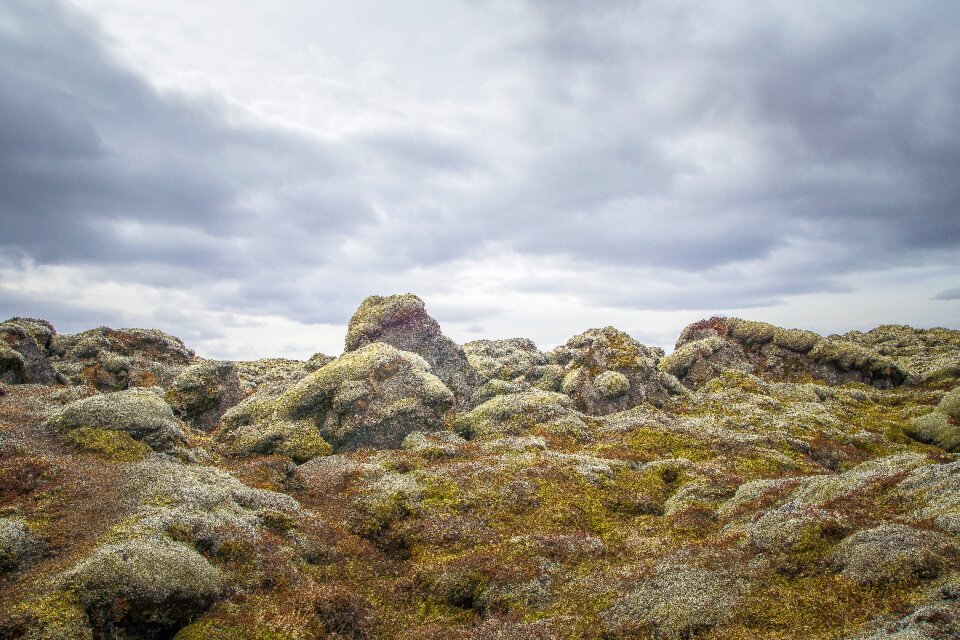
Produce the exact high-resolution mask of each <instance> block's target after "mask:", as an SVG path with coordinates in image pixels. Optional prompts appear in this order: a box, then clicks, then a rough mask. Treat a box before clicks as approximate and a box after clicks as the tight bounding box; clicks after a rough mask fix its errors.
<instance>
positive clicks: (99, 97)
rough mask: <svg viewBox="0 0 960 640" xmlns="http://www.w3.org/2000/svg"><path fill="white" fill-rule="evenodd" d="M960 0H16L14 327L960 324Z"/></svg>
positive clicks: (2, 96)
mask: <svg viewBox="0 0 960 640" xmlns="http://www.w3.org/2000/svg"><path fill="white" fill-rule="evenodd" d="M958 69H960V3H958V2H956V1H955V0H943V1H933V0H902V1H900V0H896V1H892V0H888V1H884V0H869V1H862V2H859V1H855V0H850V1H847V2H837V1H836V0H828V1H822V2H821V1H817V0H806V1H804V2H796V1H795V0H791V1H789V2H778V1H770V2H762V3H760V2H755V1H749V2H748V1H746V0H744V1H735V0H730V1H717V0H710V1H707V0H703V1H679V2H678V1H675V0H643V1H640V0H636V1H632V2H628V1H601V0H585V1H582V2H581V1H578V0H404V1H386V0H376V1H372V0H351V1H350V2H341V1H336V0H245V1H244V2H242V3H238V2H236V1H235V0H229V1H228V0H205V1H204V2H196V1H195V0H3V2H2V3H0V230H2V231H0V315H2V316H4V317H7V316H12V315H29V316H40V317H45V318H48V319H50V320H51V321H52V322H54V324H55V325H56V326H57V327H58V329H59V330H60V331H61V332H73V331H78V330H82V329H86V328H91V327H94V326H97V325H101V324H106V325H109V326H113V327H121V326H146V327H156V328H161V329H164V330H166V331H169V332H171V333H173V334H175V335H178V336H180V337H182V338H184V340H185V341H186V342H187V343H188V345H190V346H191V347H193V348H195V349H196V350H197V352H198V353H199V354H200V355H204V356H208V357H223V358H254V357H261V356H268V355H275V356H280V355H284V356H290V357H307V356H309V355H310V354H312V353H314V352H316V351H324V352H326V353H330V354H336V353H338V352H339V351H340V350H341V349H342V345H343V336H344V333H345V328H346V322H347V320H348V319H349V317H350V315H351V313H352V312H353V310H354V309H355V308H356V306H357V305H358V304H359V302H360V301H361V300H362V299H363V298H364V297H365V296H367V295H370V294H390V293H400V292H406V291H410V292H414V293H417V294H419V295H420V296H421V297H422V298H424V299H425V300H426V302H427V308H428V310H429V311H430V312H431V313H432V314H433V315H434V316H435V317H436V318H437V319H438V320H440V322H441V323H442V325H443V327H444V330H445V331H446V332H447V333H448V334H449V335H451V336H452V337H453V338H454V339H456V340H458V341H460V342H464V341H467V340H472V339H476V338H481V337H486V338H503V337H513V336H525V337H530V338H532V339H534V340H535V341H536V342H537V344H538V345H540V346H541V347H543V348H547V347H551V346H553V345H555V344H558V343H562V342H563V341H565V340H566V339H567V338H568V337H570V336H571V335H574V334H576V333H579V332H581V331H583V330H585V329H587V328H589V327H593V326H603V325H607V324H613V325H614V326H617V327H618V328H621V329H623V330H626V331H628V332H630V333H631V334H632V335H634V336H635V337H637V338H638V339H640V340H641V341H643V342H646V343H648V344H659V345H661V346H664V347H666V348H667V350H668V351H669V350H670V347H671V345H672V344H673V342H674V340H675V339H676V337H677V335H678V334H679V332H680V330H681V329H682V328H683V326H684V325H686V324H687V323H689V322H692V321H695V320H698V319H700V318H702V317H707V316H709V315H713V314H718V313H719V314H726V315H739V316H742V317H748V318H753V319H762V320H768V321H772V322H776V323H778V324H782V325H787V326H798V327H805V328H811V329H814V330H817V331H820V332H822V333H831V332H839V331H846V330H849V329H867V328H870V327H873V326H876V325H878V324H882V323H889V322H903V323H909V324H914V325H917V326H934V325H940V326H947V327H953V328H960V72H958Z"/></svg>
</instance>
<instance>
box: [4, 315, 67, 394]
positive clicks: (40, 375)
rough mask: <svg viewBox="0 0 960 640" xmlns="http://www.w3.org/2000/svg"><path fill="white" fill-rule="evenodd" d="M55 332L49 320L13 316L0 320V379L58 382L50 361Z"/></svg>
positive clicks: (5, 380) (27, 381) (46, 382)
mask: <svg viewBox="0 0 960 640" xmlns="http://www.w3.org/2000/svg"><path fill="white" fill-rule="evenodd" d="M56 334H57V332H56V330H55V329H54V328H53V325H52V324H50V323H49V322H47V321H46V320H37V319H35V318H11V319H9V320H6V321H4V322H2V323H0V381H3V382H8V383H23V382H25V383H31V384H46V385H51V384H56V383H57V382H58V381H59V379H58V376H57V372H56V371H55V370H54V368H53V366H52V365H51V364H50V360H49V356H50V347H51V343H52V341H53V338H54V336H55V335H56ZM18 356H19V357H18Z"/></svg>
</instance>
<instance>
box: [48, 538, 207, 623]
mask: <svg viewBox="0 0 960 640" xmlns="http://www.w3.org/2000/svg"><path fill="white" fill-rule="evenodd" d="M61 582H62V585H63V588H64V589H66V590H69V591H72V592H74V593H76V594H77V597H78V598H79V600H80V602H81V603H82V604H83V605H84V607H85V609H86V610H87V612H88V615H89V616H90V618H91V623H92V625H93V626H94V628H96V629H99V630H101V632H104V631H107V630H110V629H114V628H119V629H121V630H123V631H126V632H127V633H130V634H133V635H134V636H140V635H141V634H143V633H144V632H146V633H148V634H149V635H150V637H157V636H158V635H159V634H163V633H164V632H166V633H167V634H169V633H170V631H175V630H176V629H177V628H179V627H180V626H182V625H183V624H184V623H186V622H187V621H189V620H190V619H191V618H192V617H194V616H196V615H197V614H198V613H200V612H202V611H204V610H205V609H206V608H207V607H209V606H210V604H212V602H213V601H214V599H215V598H216V597H217V596H219V595H220V593H221V592H222V591H223V588H224V582H223V577H222V576H221V573H220V571H219V570H217V569H216V568H215V567H213V566H212V565H211V564H210V563H209V562H208V561H207V560H206V559H205V558H204V557H203V556H202V555H200V554H199V553H197V552H196V551H194V550H193V549H191V548H190V547H187V546H186V545H183V544H180V543H177V542H174V541H172V540H169V539H167V538H164V537H161V536H156V537H142V538H137V539H132V540H126V541H124V542H119V543H113V544H107V545H103V546H101V547H98V548H97V549H96V550H94V551H93V553H91V554H90V555H89V556H88V557H87V558H85V559H84V560H82V561H80V562H79V563H77V564H76V565H75V566H74V567H72V568H71V569H69V570H67V571H66V572H64V574H63V575H62V576H61Z"/></svg>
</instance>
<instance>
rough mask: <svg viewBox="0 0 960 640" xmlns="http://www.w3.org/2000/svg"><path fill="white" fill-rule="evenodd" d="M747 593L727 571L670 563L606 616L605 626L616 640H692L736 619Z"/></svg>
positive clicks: (637, 587)
mask: <svg viewBox="0 0 960 640" xmlns="http://www.w3.org/2000/svg"><path fill="white" fill-rule="evenodd" d="M743 591H744V589H743V585H742V583H741V582H740V581H739V580H737V579H735V578H734V577H732V576H730V575H729V574H726V573H724V572H722V571H719V570H714V569H707V568H702V567H697V566H691V565H688V564H685V563H682V562H677V561H665V562H663V563H661V564H660V565H658V566H657V567H656V568H655V570H654V573H653V575H652V576H651V577H649V578H647V579H645V580H642V581H640V583H639V584H637V585H636V586H634V587H633V588H632V589H630V590H629V591H628V592H627V593H626V595H624V596H623V597H622V598H621V599H620V600H619V601H618V602H616V603H615V604H614V605H613V606H612V607H611V608H610V609H609V610H608V611H607V612H606V614H605V622H606V626H607V628H608V629H609V630H610V631H612V632H614V633H615V634H620V635H617V636H615V637H655V638H662V639H663V640H674V639H675V640H682V639H684V638H692V637H695V636H696V635H697V634H699V633H702V632H704V631H707V630H709V629H711V628H713V627H715V626H717V625H719V624H721V623H723V622H726V621H728V620H730V619H731V618H732V617H733V614H734V609H735V608H736V606H737V604H738V603H739V601H740V598H741V597H742V594H743Z"/></svg>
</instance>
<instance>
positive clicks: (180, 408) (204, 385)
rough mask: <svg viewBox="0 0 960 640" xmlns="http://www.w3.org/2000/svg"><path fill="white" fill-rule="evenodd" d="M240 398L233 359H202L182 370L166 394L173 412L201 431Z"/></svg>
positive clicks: (208, 426)
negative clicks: (231, 360)
mask: <svg viewBox="0 0 960 640" xmlns="http://www.w3.org/2000/svg"><path fill="white" fill-rule="evenodd" d="M242 398H243V393H242V391H241V390H240V378H239V376H238V375H237V367H236V365H235V364H234V363H232V362H222V361H217V360H204V361H203V362H198V363H197V364H194V365H191V366H189V367H187V368H186V369H184V371H183V373H181V374H180V375H179V376H177V377H176V379H174V381H173V384H172V385H171V387H170V389H169V390H168V391H167V393H166V399H167V402H169V403H170V405H171V406H172V407H173V409H174V411H175V412H176V413H177V414H178V415H179V416H180V417H182V418H183V419H184V420H186V421H187V422H189V423H190V424H191V425H192V426H193V427H195V428H197V429H200V430H202V431H210V430H212V429H213V428H214V427H216V426H217V424H218V423H219V422H220V418H221V417H222V416H223V414H224V413H226V411H227V409H229V408H230V407H232V406H234V405H235V404H237V403H238V402H240V400H241V399H242Z"/></svg>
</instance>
